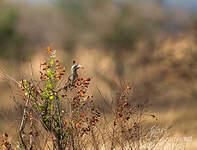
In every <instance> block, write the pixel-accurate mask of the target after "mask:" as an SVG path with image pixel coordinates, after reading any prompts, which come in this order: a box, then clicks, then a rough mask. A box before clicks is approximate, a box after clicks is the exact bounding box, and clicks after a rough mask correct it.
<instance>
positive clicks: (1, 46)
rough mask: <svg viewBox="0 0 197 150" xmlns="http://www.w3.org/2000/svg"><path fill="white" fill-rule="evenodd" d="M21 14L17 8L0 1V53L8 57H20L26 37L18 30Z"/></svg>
mask: <svg viewBox="0 0 197 150" xmlns="http://www.w3.org/2000/svg"><path fill="white" fill-rule="evenodd" d="M18 19H19V14H18V12H17V9H16V8H13V7H10V6H8V4H5V3H3V2H0V53H1V55H0V56H1V57H3V58H6V59H18V58H19V57H20V56H22V54H23V53H24V51H23V49H22V48H23V45H24V43H25V39H24V37H23V36H22V35H20V34H19V33H18V32H17V23H18Z"/></svg>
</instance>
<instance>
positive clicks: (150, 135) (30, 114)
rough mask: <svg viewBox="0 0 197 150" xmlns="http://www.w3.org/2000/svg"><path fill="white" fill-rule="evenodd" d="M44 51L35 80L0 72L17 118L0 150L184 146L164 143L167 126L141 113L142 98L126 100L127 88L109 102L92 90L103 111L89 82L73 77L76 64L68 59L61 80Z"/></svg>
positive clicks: (153, 149) (51, 55) (59, 68)
mask: <svg viewBox="0 0 197 150" xmlns="http://www.w3.org/2000/svg"><path fill="white" fill-rule="evenodd" d="M47 53H48V58H47V60H46V61H44V62H43V63H41V64H40V69H41V70H40V79H37V80H36V79H35V77H34V75H33V72H32V76H31V79H29V80H26V79H22V80H21V81H16V80H14V79H13V78H12V77H10V76H9V75H7V74H5V73H1V75H3V77H4V79H7V80H8V81H11V82H14V83H15V84H17V86H18V88H19V89H20V90H21V92H20V93H21V96H20V97H18V98H19V99H20V100H19V99H16V95H12V97H13V101H14V102H15V106H16V109H17V112H19V114H18V116H21V120H20V121H17V124H15V125H14V128H16V136H15V137H14V139H12V141H11V142H10V139H9V136H8V133H3V135H2V143H1V148H2V149H5V150H12V149H21V150H22V149H25V150H38V149H40V150H45V149H49V150H50V149H51V150H52V149H54V150H55V149H57V150H63V149H68V150H71V149H72V150H82V149H95V150H100V149H105V150H109V149H111V150H113V149H122V150H124V149H125V150H126V149H127V150H147V149H148V150H149V149H151V150H160V149H171V148H170V146H169V144H172V145H174V146H173V148H172V149H173V150H174V149H179V150H180V148H181V149H186V146H185V145H184V144H185V143H180V142H179V141H178V142H177V143H170V142H171V141H170V136H169V133H170V132H169V130H170V129H171V127H172V126H169V127H167V128H164V127H161V126H160V125H159V123H158V122H157V119H158V118H157V117H156V116H155V115H154V114H151V113H150V112H148V111H147V106H148V100H146V99H145V101H143V102H142V101H140V102H135V101H132V86H131V85H122V86H121V88H120V89H119V90H118V92H117V93H116V95H115V96H114V97H113V98H112V101H111V103H109V101H108V100H106V98H105V97H104V96H103V95H102V93H101V92H100V90H99V89H98V92H99V94H100V97H101V99H102V103H103V104H104V105H105V107H107V108H108V110H110V113H109V112H106V111H105V110H104V109H102V108H99V105H95V98H94V97H93V95H92V94H88V88H89V84H90V81H91V78H82V77H81V76H79V75H78V72H77V70H78V69H80V68H81V67H82V66H81V65H79V64H76V62H75V61H74V62H73V66H72V67H71V70H72V74H70V75H68V77H66V75H65V68H64V67H62V66H61V64H60V61H59V60H58V59H57V58H56V51H55V50H52V49H51V48H50V47H47ZM32 65H33V64H32ZM10 90H12V86H10ZM12 92H13V93H15V91H12ZM22 95H23V96H22ZM129 99H130V100H129ZM107 113H109V114H107ZM20 114H22V115H20ZM16 116H17V115H16Z"/></svg>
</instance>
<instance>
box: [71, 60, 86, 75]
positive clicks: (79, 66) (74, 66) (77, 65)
mask: <svg viewBox="0 0 197 150" xmlns="http://www.w3.org/2000/svg"><path fill="white" fill-rule="evenodd" d="M79 68H82V69H83V68H84V67H83V66H82V65H80V64H76V62H75V61H73V65H72V67H71V71H72V72H75V71H77V70H78V69H79Z"/></svg>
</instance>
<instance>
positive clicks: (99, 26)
mask: <svg viewBox="0 0 197 150" xmlns="http://www.w3.org/2000/svg"><path fill="white" fill-rule="evenodd" d="M47 45H50V46H51V47H52V48H54V49H57V56H58V58H59V59H60V60H62V63H63V64H64V65H65V66H66V68H67V74H69V73H70V66H71V65H72V60H76V61H77V62H78V63H80V64H82V65H83V66H84V67H85V69H84V70H83V71H81V72H80V73H81V75H82V76H89V77H91V78H93V81H92V84H91V87H92V91H93V93H94V95H96V97H97V98H96V99H97V101H98V103H99V93H98V90H97V88H98V89H100V90H101V92H102V93H103V95H104V96H105V97H107V98H108V99H109V101H110V99H111V97H112V95H113V94H114V92H115V91H117V90H118V89H119V87H120V85H121V84H123V83H131V85H132V87H133V96H132V99H131V100H137V101H145V100H149V101H150V103H151V104H150V106H149V111H150V112H153V113H154V114H155V115H156V116H157V117H158V120H159V121H160V122H161V123H163V124H165V125H170V124H173V132H174V133H175V135H176V136H181V137H192V145H191V147H190V149H191V150H192V149H193V150H195V149H196V148H197V132H196V131H197V109H196V107H197V61H196V60H197V1H196V0H149V1H147V0H138V1H135V0H83V1H82V0H24V1H23V0H0V69H1V71H3V72H5V73H7V74H9V75H11V76H12V77H14V78H15V79H17V80H20V79H21V78H28V77H30V76H31V72H32V70H33V73H34V76H35V77H37V76H38V75H39V69H40V66H39V64H40V62H42V60H44V58H45V56H46V53H45V47H46V46H47ZM31 64H32V65H31ZM11 93H12V92H11V91H10V89H9V87H8V85H7V81H5V80H2V79H1V80H0V133H3V132H4V131H10V130H14V129H11V127H10V128H8V126H9V124H12V123H13V120H14V119H15V120H16V119H18V118H16V114H15V111H14V109H12V107H13V106H12V103H13V101H12V100H11V99H12V98H11V97H10V95H11ZM100 105H102V104H100ZM7 108H9V111H7ZM103 108H105V106H104V104H103ZM8 116H9V117H8ZM8 122H9V123H8Z"/></svg>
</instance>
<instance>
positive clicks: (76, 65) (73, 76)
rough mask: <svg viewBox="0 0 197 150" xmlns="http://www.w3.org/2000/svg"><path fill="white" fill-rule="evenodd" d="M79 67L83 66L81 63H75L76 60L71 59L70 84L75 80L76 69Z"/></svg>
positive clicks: (76, 75)
mask: <svg viewBox="0 0 197 150" xmlns="http://www.w3.org/2000/svg"><path fill="white" fill-rule="evenodd" d="M79 68H84V67H83V66H82V65H80V64H76V62H75V61H74V60H73V65H72V66H71V72H72V75H71V76H72V79H70V80H71V81H72V85H74V84H75V82H76V81H77V79H78V77H79V75H78V73H77V70H78V69H79Z"/></svg>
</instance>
